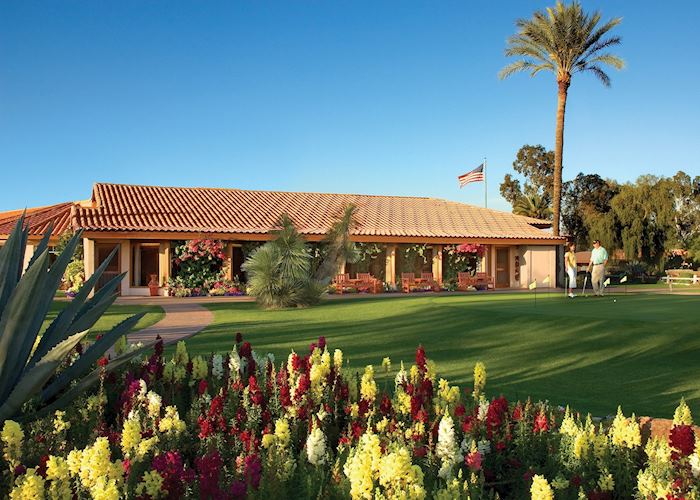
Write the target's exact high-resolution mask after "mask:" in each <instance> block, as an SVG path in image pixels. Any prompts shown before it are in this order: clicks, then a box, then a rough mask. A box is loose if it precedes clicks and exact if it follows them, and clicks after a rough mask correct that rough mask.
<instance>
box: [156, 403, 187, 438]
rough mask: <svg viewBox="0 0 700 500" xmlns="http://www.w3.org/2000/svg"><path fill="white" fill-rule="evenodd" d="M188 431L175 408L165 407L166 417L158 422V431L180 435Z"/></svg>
mask: <svg viewBox="0 0 700 500" xmlns="http://www.w3.org/2000/svg"><path fill="white" fill-rule="evenodd" d="M185 429H187V425H186V424H185V422H183V421H182V420H180V415H179V414H178V412H177V408H176V407H175V406H166V407H165V416H164V417H163V418H161V419H160V422H158V430H159V431H160V432H162V433H163V434H180V433H181V432H184V431H185Z"/></svg>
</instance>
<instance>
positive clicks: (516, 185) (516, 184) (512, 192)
mask: <svg viewBox="0 0 700 500" xmlns="http://www.w3.org/2000/svg"><path fill="white" fill-rule="evenodd" d="M500 191H501V196H503V198H504V199H505V200H506V201H507V202H508V203H510V204H511V206H513V205H515V202H516V201H518V198H521V197H522V196H523V190H522V188H521V187H520V181H519V180H518V179H514V178H513V176H512V175H511V174H506V175H505V177H503V182H501V186H500Z"/></svg>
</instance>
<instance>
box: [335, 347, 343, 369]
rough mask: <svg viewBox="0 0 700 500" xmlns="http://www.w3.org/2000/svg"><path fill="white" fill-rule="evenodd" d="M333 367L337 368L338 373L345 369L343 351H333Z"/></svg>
mask: <svg viewBox="0 0 700 500" xmlns="http://www.w3.org/2000/svg"><path fill="white" fill-rule="evenodd" d="M333 366H334V367H335V369H336V371H340V369H341V368H342V367H343V351H341V350H340V349H336V350H335V351H333Z"/></svg>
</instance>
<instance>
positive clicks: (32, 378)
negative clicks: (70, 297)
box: [0, 331, 87, 422]
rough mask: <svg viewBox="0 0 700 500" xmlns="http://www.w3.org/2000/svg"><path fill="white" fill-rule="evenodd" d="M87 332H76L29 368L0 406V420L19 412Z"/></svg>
mask: <svg viewBox="0 0 700 500" xmlns="http://www.w3.org/2000/svg"><path fill="white" fill-rule="evenodd" d="M85 335H87V332H86V331H85V332H80V333H76V334H75V335H73V336H71V337H69V338H67V339H66V340H64V341H63V342H61V343H60V344H58V345H57V346H56V347H54V348H53V349H51V350H50V351H49V352H48V353H47V354H46V356H44V357H43V358H42V359H41V360H40V361H39V362H38V363H37V364H36V366H35V367H34V368H32V369H31V370H29V371H28V372H27V373H25V374H24V376H23V377H22V378H21V379H20V381H19V383H18V384H17V385H16V386H15V387H14V389H13V390H12V392H11V393H10V395H9V397H8V398H7V399H6V400H5V402H4V403H3V404H2V406H0V422H2V421H4V420H7V419H8V418H12V417H14V416H15V415H17V414H19V413H20V411H21V410H22V405H23V404H24V403H25V402H26V401H28V400H29V399H30V398H31V397H32V396H33V395H34V394H35V393H36V392H38V391H39V390H40V389H41V387H42V386H43V385H44V384H45V383H46V381H47V380H48V379H49V378H50V377H51V375H53V374H54V372H55V371H56V369H57V368H58V366H59V365H60V364H61V362H62V361H63V358H65V357H66V355H67V354H68V353H69V352H70V351H71V350H72V349H73V348H74V347H75V346H76V344H77V343H78V342H80V341H81V340H82V339H83V337H85Z"/></svg>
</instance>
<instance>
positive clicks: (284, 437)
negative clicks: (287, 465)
mask: <svg viewBox="0 0 700 500" xmlns="http://www.w3.org/2000/svg"><path fill="white" fill-rule="evenodd" d="M275 438H277V442H278V443H279V444H280V446H287V445H288V444H289V439H290V433H289V423H288V422H287V420H286V419H284V418H279V419H277V421H276V422H275Z"/></svg>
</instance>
